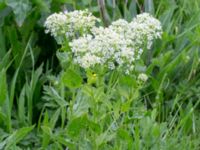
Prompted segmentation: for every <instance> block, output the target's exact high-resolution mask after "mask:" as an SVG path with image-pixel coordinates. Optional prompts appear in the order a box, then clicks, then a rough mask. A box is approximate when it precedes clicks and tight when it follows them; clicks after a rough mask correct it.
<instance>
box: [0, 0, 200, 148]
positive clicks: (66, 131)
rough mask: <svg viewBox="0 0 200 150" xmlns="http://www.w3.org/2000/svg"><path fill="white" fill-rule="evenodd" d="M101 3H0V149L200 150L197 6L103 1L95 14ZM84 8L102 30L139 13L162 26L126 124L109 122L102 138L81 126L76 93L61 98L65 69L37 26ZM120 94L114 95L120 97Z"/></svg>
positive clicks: (194, 1)
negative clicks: (61, 74)
mask: <svg viewBox="0 0 200 150" xmlns="http://www.w3.org/2000/svg"><path fill="white" fill-rule="evenodd" d="M100 3H101V1H100V0H99V1H95V0H0V149H5V150H10V149H11V150H12V149H13V150H14V149H17V150H18V149H52V150H55V149H68V148H69V149H87V150H89V149H136V150H140V149H145V150H146V149H152V150H157V149H158V150H160V149H163V150H165V149H166V150H168V149H169V150H171V149H177V150H178V149H181V150H182V149H185V150H189V149H194V150H198V149H200V142H199V141H200V136H199V135H200V112H199V110H200V106H199V102H200V57H199V53H200V38H199V37H200V1H199V0H191V1H188V0H144V1H143V0H124V1H122V0H106V1H105V7H99V4H100ZM86 8H87V9H89V10H90V11H91V12H93V14H95V15H96V16H98V17H101V18H102V20H103V23H104V25H105V26H107V25H108V24H109V23H110V22H112V21H113V20H116V19H118V18H125V19H126V20H129V21H130V20H131V19H132V18H133V17H134V16H135V15H136V14H138V13H141V12H144V11H145V12H149V13H151V14H152V15H154V16H155V17H156V18H158V19H159V20H160V21H161V22H162V25H163V30H164V34H163V37H162V40H161V41H157V42H156V43H155V44H154V47H153V48H152V50H151V51H149V52H148V54H146V56H144V59H145V63H146V65H147V66H148V67H147V69H146V70H147V71H146V73H147V74H148V75H149V80H148V82H147V83H145V85H144V86H143V88H142V89H140V90H139V92H138V93H135V94H134V95H136V94H138V95H137V96H136V97H134V102H133V103H132V104H131V105H130V106H129V105H123V104H120V105H123V108H120V109H122V111H124V112H122V113H121V114H120V115H122V118H123V119H125V120H126V122H127V125H126V126H119V124H117V125H116V124H115V122H114V123H113V124H112V125H113V126H117V128H116V132H115V133H116V134H110V132H103V129H102V128H103V127H99V126H98V125H97V124H95V123H94V122H90V120H88V119H87V117H86V116H85V114H84V111H85V109H87V108H88V106H87V105H89V102H87V100H86V101H84V102H83V100H79V99H78V98H79V97H82V95H81V92H79V94H78V95H74V94H73V93H74V90H73V88H71V89H68V90H67V92H65V94H63V92H62V90H63V85H58V83H57V82H58V81H59V79H58V78H59V76H58V74H59V72H60V71H61V65H63V64H64V63H65V62H64V61H61V64H59V63H58V60H57V57H56V54H57V56H58V58H59V59H60V60H63V56H62V55H59V54H58V53H56V50H57V49H58V48H59V46H58V45H57V44H56V42H55V41H54V39H53V38H52V37H50V35H46V34H45V33H44V27H43V23H44V21H45V19H46V17H47V16H48V15H50V14H52V13H53V12H58V11H61V10H75V9H86ZM100 8H101V9H100ZM141 69H142V68H141ZM73 77H74V79H72V80H76V79H77V78H78V77H77V78H76V76H73ZM66 78H67V79H69V78H71V76H68V77H66ZM114 80H115V79H114V78H113V82H111V83H110V84H111V85H109V84H108V85H107V86H108V87H107V88H108V89H110V92H107V95H106V96H107V97H109V96H110V95H109V94H111V95H112V93H113V92H114V91H112V88H111V87H112V84H113V83H114ZM72 82H73V81H72ZM128 83H130V80H128V79H126V80H125V81H123V82H122V83H121V84H122V85H123V86H125V89H126V88H130V86H131V85H129V84H128ZM67 84H68V85H69V84H70V83H69V82H67ZM104 86H105V85H104ZM88 91H89V92H88ZM125 91H126V90H125ZM125 91H123V90H122V91H121V93H120V94H121V95H120V96H122V95H123V94H124V95H125V96H126V95H127V93H126V92H125ZM85 92H88V93H89V94H88V95H89V97H90V98H85V99H92V97H93V98H94V97H98V96H99V99H100V100H102V101H106V100H108V98H107V99H106V96H105V97H103V98H102V97H101V95H100V94H99V93H102V91H101V89H100V88H99V89H95V88H94V89H85ZM98 94H99V95H98ZM124 95H123V96H124ZM120 96H119V97H120ZM73 101H75V103H76V105H77V108H76V111H74V112H73V111H72V112H71V113H72V114H71V115H72V116H75V117H74V118H73V119H71V121H69V116H68V114H69V112H67V108H68V107H71V105H70V104H71V103H72V102H73ZM115 108H116V109H118V108H117V106H116V107H115ZM112 111H115V110H112ZM116 111H117V110H116ZM97 113H98V112H97ZM124 114H126V116H127V114H128V118H124V117H123V115H124ZM97 115H98V114H97ZM116 115H117V114H116ZM124 116H125V115H124ZM66 118H68V119H66ZM130 122H131V123H132V125H133V126H132V127H131V126H129V124H130ZM101 125H102V126H103V125H105V127H106V128H108V129H109V127H107V126H106V123H104V124H103V123H102V124H101ZM90 130H92V131H91V132H90ZM129 131H131V132H129ZM91 133H92V134H91ZM94 135H95V136H94ZM113 138H114V139H115V142H113V141H112V139H113Z"/></svg>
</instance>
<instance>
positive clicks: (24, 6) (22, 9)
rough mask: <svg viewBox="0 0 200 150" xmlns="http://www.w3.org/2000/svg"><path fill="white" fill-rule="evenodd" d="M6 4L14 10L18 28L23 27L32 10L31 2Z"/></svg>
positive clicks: (25, 0) (13, 1)
mask: <svg viewBox="0 0 200 150" xmlns="http://www.w3.org/2000/svg"><path fill="white" fill-rule="evenodd" d="M6 4H7V5H8V6H10V7H11V8H12V10H13V12H14V14H15V20H16V22H17V24H18V26H22V24H23V22H24V20H25V19H26V16H27V14H28V13H29V11H30V10H31V4H30V2H29V1H28V0H7V1H6Z"/></svg>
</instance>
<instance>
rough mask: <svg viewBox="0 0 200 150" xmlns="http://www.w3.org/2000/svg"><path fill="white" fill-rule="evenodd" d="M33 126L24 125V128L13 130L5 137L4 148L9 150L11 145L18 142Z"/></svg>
mask: <svg viewBox="0 0 200 150" xmlns="http://www.w3.org/2000/svg"><path fill="white" fill-rule="evenodd" d="M34 127H35V126H30V127H24V128H21V129H19V130H17V131H15V132H14V133H13V134H11V135H10V136H9V137H8V138H7V139H6V147H5V150H9V149H10V147H11V146H13V145H15V144H17V143H19V142H20V141H21V140H22V139H23V138H24V137H25V136H26V135H27V134H28V133H29V132H31V131H32V130H33V128H34Z"/></svg>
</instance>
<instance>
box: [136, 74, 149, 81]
mask: <svg viewBox="0 0 200 150" xmlns="http://www.w3.org/2000/svg"><path fill="white" fill-rule="evenodd" d="M138 80H140V81H142V82H146V81H147V80H148V76H147V75H146V74H144V73H140V74H139V76H138Z"/></svg>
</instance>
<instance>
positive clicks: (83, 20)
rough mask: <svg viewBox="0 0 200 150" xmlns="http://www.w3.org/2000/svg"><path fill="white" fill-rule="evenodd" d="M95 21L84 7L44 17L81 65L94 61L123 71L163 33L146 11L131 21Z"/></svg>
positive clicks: (54, 34)
mask: <svg viewBox="0 0 200 150" xmlns="http://www.w3.org/2000/svg"><path fill="white" fill-rule="evenodd" d="M98 21H99V19H97V18H96V17H94V16H93V15H92V14H91V13H89V12H88V11H87V10H85V11H74V12H69V13H67V12H66V13H59V14H57V13H55V14H53V15H51V16H49V17H48V18H47V20H46V22H45V27H46V32H47V33H49V32H50V33H51V35H52V36H54V37H55V38H56V39H59V40H57V41H59V43H60V44H63V43H62V42H61V41H63V40H60V39H68V40H67V41H69V46H70V48H71V53H72V56H73V58H72V61H73V62H74V63H75V64H78V65H79V66H81V67H82V68H84V69H88V68H94V67H95V66H97V65H101V66H102V65H104V66H105V67H107V68H108V69H110V70H113V69H115V68H123V70H124V72H125V73H126V74H129V73H130V72H131V71H133V69H134V67H135V66H134V62H135V61H137V60H139V59H140V57H141V54H142V53H143V51H144V50H146V49H150V48H151V46H152V43H153V40H154V39H158V38H161V34H162V27H161V23H160V22H159V21H158V20H157V19H155V18H154V17H152V16H151V15H150V14H148V13H143V14H140V15H138V16H137V17H136V18H134V19H133V20H132V21H131V22H130V23H129V22H127V21H126V20H123V19H119V20H117V21H115V22H113V23H112V24H111V25H110V26H109V27H106V28H104V27H101V26H100V27H96V26H95V24H96V22H98ZM60 37H61V38H60Z"/></svg>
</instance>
